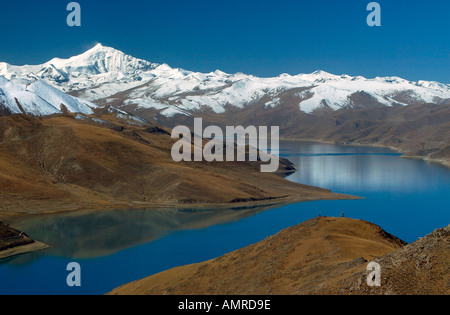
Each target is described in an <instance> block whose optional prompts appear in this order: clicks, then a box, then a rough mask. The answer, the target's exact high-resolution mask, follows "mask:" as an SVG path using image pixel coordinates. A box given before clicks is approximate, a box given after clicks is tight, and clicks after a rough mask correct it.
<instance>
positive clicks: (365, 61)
mask: <svg viewBox="0 0 450 315" xmlns="http://www.w3.org/2000/svg"><path fill="white" fill-rule="evenodd" d="M69 2H70V1H69V0H52V1H49V0H32V1H31V0H27V1H22V0H21V1H18V0H17V1H2V4H1V7H0V10H1V18H0V29H1V33H0V34H1V44H0V61H5V62H8V63H11V64H17V65H22V64H39V63H43V62H45V61H48V60H49V59H51V58H53V57H60V58H67V57H70V56H72V55H75V54H79V53H81V52H83V51H84V50H86V49H88V48H90V47H92V46H93V45H94V44H95V43H97V42H101V43H102V44H104V45H107V46H112V47H115V48H117V49H119V50H122V51H124V52H126V53H128V54H131V55H133V56H136V57H140V58H143V59H146V60H149V61H152V62H157V63H168V64H169V65H171V66H172V67H180V68H184V69H187V70H193V71H201V72H210V71H214V70H216V69H220V70H222V71H225V72H228V73H235V72H244V73H248V74H254V75H257V76H277V75H279V74H281V73H290V74H298V73H310V72H313V71H315V70H318V69H321V70H325V71H328V72H331V73H334V74H349V75H363V76H366V77H375V76H388V75H395V76H400V77H403V78H406V79H409V80H418V79H423V80H435V81H440V82H444V83H450V57H449V56H450V32H449V31H450V22H449V17H450V1H448V0H428V1H420V0H379V1H378V2H379V3H380V4H381V8H382V27H380V28H370V27H368V26H367V24H366V18H367V15H368V14H369V12H367V11H366V6H367V4H368V3H369V2H370V0H309V1H305V0H276V1H274V0H271V1H268V0H238V1H234V0H226V1H222V0H221V1H218V0H190V1H188V0H158V1H155V0H128V1H116V0H109V1H106V0H95V1H94V0H79V1H78V2H79V3H80V5H81V8H82V27H80V28H70V27H68V26H67V24H66V17H67V14H68V13H69V12H67V11H66V6H67V4H68V3H69Z"/></svg>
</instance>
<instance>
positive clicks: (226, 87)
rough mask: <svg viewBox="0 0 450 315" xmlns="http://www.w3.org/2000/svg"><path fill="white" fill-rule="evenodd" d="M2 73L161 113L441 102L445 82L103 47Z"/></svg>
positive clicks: (446, 94)
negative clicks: (204, 68) (164, 59)
mask: <svg viewBox="0 0 450 315" xmlns="http://www.w3.org/2000/svg"><path fill="white" fill-rule="evenodd" d="M0 76H4V77H5V78H7V79H10V80H13V81H19V82H25V83H30V82H33V81H35V80H44V81H46V82H48V83H49V84H51V85H52V86H54V87H57V88H59V89H61V90H62V91H65V92H70V93H71V94H72V95H76V96H77V97H79V98H82V99H86V100H89V101H96V102H97V103H98V104H109V105H114V106H116V107H121V108H126V109H134V110H139V109H141V110H151V111H152V112H157V113H159V114H160V115H162V116H165V117H173V116H174V115H177V114H181V115H192V114H193V113H194V112H195V113H198V111H202V110H212V111H213V112H215V113H223V112H226V111H227V110H228V109H229V108H230V107H235V108H244V107H247V106H252V105H257V106H263V107H266V108H274V107H278V106H283V104H285V102H287V99H289V102H290V103H292V102H296V104H297V105H298V108H299V109H300V110H301V111H303V112H306V113H313V112H315V111H316V110H318V109H326V110H337V109H340V108H359V107H367V106H373V105H385V106H395V105H411V104H421V103H436V104H444V103H448V102H449V100H450V85H448V84H442V83H438V82H429V81H418V82H412V81H407V80H404V79H401V78H398V77H384V78H381V77H377V78H374V79H367V78H364V77H360V76H357V77H352V76H348V75H341V76H337V75H333V74H329V73H327V72H323V71H316V72H314V73H311V74H300V75H295V76H291V75H288V74H283V75H280V76H278V77H275V78H259V77H255V76H251V75H245V74H242V73H238V74H227V73H224V72H221V71H215V72H212V73H198V72H191V71H186V70H183V69H174V68H171V67H170V66H168V65H166V64H162V65H159V64H154V63H151V62H148V61H145V60H141V59H137V58H134V57H131V56H129V55H126V54H124V53H122V52H120V51H118V50H115V49H113V48H109V47H104V46H102V45H101V44H99V45H97V46H95V47H94V48H92V49H90V50H88V51H87V52H85V53H83V54H81V55H79V56H75V57H72V58H70V59H53V60H51V61H49V62H47V63H45V64H43V65H38V66H11V65H8V64H5V63H0Z"/></svg>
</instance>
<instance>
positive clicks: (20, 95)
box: [0, 76, 97, 116]
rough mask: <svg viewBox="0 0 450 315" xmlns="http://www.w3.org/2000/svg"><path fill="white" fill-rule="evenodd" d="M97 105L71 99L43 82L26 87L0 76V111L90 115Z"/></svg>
mask: <svg viewBox="0 0 450 315" xmlns="http://www.w3.org/2000/svg"><path fill="white" fill-rule="evenodd" d="M96 107H97V105H95V104H93V103H91V102H89V101H85V100H81V99H78V98H76V97H72V96H70V95H68V94H66V93H64V92H62V91H61V90H59V89H57V88H55V87H52V86H51V85H49V84H48V83H46V82H45V81H43V80H38V81H35V82H32V83H30V84H28V85H26V84H22V83H18V82H12V81H10V80H8V79H6V78H4V77H1V76H0V111H1V112H3V113H8V114H27V115H32V116H46V115H52V114H59V113H62V112H65V111H67V112H72V113H83V114H92V113H93V109H94V108H96Z"/></svg>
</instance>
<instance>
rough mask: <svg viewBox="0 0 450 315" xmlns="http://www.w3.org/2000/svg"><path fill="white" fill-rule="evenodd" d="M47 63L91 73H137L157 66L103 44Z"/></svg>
mask: <svg viewBox="0 0 450 315" xmlns="http://www.w3.org/2000/svg"><path fill="white" fill-rule="evenodd" d="M46 65H52V66H54V67H56V68H58V69H60V70H63V71H64V72H65V73H69V74H70V73H73V72H76V73H82V74H89V75H97V74H101V73H108V72H122V73H123V74H135V73H137V72H139V71H148V70H151V69H153V68H155V67H156V66H157V65H155V64H152V63H151V62H148V61H145V60H142V59H138V58H134V57H132V56H130V55H127V54H124V53H123V52H121V51H119V50H116V49H114V48H111V47H106V46H103V45H102V44H97V45H96V46H95V47H93V48H92V49H90V50H88V51H86V52H85V53H83V54H81V55H78V56H75V57H72V58H69V59H58V58H55V59H52V60H50V61H49V62H47V63H46Z"/></svg>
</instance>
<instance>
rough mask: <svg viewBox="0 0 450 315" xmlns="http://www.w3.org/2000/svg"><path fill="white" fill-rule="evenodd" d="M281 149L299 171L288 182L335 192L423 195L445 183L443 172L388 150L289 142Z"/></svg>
mask: <svg viewBox="0 0 450 315" xmlns="http://www.w3.org/2000/svg"><path fill="white" fill-rule="evenodd" d="M281 147H283V148H284V149H287V150H288V151H284V152H281V156H282V157H285V158H288V159H289V160H291V161H292V162H293V163H294V164H295V165H296V168H297V169H298V172H297V173H295V174H292V175H291V176H289V177H288V178H287V179H289V180H292V181H295V182H298V183H304V184H309V185H314V186H320V187H324V188H328V189H332V190H333V191H335V192H340V193H348V194H358V193H359V194H360V193H366V192H390V193H398V192H402V193H421V192H424V191H428V190H430V188H436V187H438V186H439V185H440V183H441V180H440V178H439V173H440V171H441V168H439V167H436V165H432V164H430V163H424V162H423V161H417V160H408V159H403V158H400V156H401V154H398V153H396V152H394V151H392V150H390V149H386V148H376V147H351V146H339V145H330V144H321V143H313V142H289V141H286V142H283V143H281ZM444 173H446V174H447V172H444Z"/></svg>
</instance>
